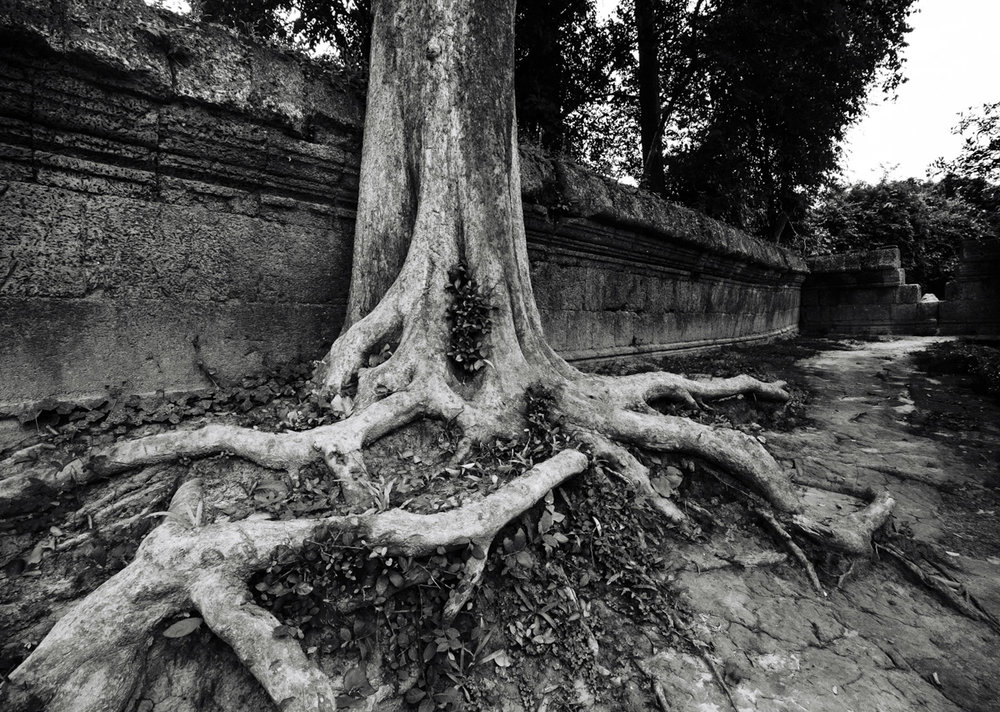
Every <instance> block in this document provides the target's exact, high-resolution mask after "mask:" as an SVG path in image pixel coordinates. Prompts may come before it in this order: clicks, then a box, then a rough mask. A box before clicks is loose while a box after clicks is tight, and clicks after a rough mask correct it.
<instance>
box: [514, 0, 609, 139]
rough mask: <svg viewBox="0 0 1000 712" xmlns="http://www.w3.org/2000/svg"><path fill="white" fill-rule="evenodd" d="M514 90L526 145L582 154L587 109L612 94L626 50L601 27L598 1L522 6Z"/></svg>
mask: <svg viewBox="0 0 1000 712" xmlns="http://www.w3.org/2000/svg"><path fill="white" fill-rule="evenodd" d="M515 36H516V46H515V65H514V84H515V95H516V101H517V115H518V131H519V133H520V136H521V140H522V141H528V142H532V143H537V144H539V145H541V146H542V147H543V148H546V149H548V150H550V151H558V152H566V153H575V154H579V153H581V151H582V142H583V140H584V135H585V134H586V133H587V132H588V128H587V124H586V122H585V121H583V120H581V116H580V113H579V112H580V111H581V109H582V108H583V107H585V106H587V105H589V104H592V103H594V102H595V101H598V100H601V99H603V98H604V97H605V96H606V95H607V93H608V92H609V91H610V86H611V66H612V65H613V64H614V62H615V57H616V55H618V54H620V53H621V49H620V48H619V49H617V50H616V48H615V45H614V42H613V40H612V36H611V35H609V34H608V33H606V32H603V31H602V27H601V25H600V24H599V23H598V21H597V14H596V11H595V3H594V0H533V1H532V2H519V3H518V6H517V21H516V26H515Z"/></svg>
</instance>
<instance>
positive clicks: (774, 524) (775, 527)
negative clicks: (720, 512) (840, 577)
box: [757, 509, 827, 596]
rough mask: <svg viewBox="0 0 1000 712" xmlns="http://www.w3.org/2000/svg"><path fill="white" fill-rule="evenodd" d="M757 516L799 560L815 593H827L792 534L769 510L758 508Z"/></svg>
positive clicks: (822, 594)
mask: <svg viewBox="0 0 1000 712" xmlns="http://www.w3.org/2000/svg"><path fill="white" fill-rule="evenodd" d="M757 516H759V517H760V518H761V519H763V520H764V522H765V523H766V524H767V526H768V527H769V528H770V529H771V531H773V532H774V533H775V534H776V535H777V536H778V538H779V539H781V541H782V543H783V544H784V545H785V547H786V548H787V549H788V551H789V552H791V554H792V556H794V557H795V560H796V561H798V562H799V564H800V565H801V566H802V568H803V569H805V571H806V575H807V576H808V577H809V583H811V584H812V587H813V589H815V591H816V593H818V594H820V595H821V596H826V595H827V593H826V591H825V590H823V584H821V583H820V582H819V576H817V575H816V569H815V568H814V567H813V565H812V562H811V561H809V557H807V556H806V553H805V552H804V551H802V548H801V547H800V546H799V545H798V544H796V543H795V539H793V538H792V535H791V534H789V533H788V531H787V530H786V529H785V528H784V527H783V526H781V524H780V523H779V522H778V520H777V519H775V518H774V515H773V514H771V513H770V512H766V511H764V510H763V509H758V510H757Z"/></svg>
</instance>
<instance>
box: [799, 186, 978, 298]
mask: <svg viewBox="0 0 1000 712" xmlns="http://www.w3.org/2000/svg"><path fill="white" fill-rule="evenodd" d="M993 234H994V233H993V231H992V229H991V227H990V224H989V215H988V214H987V213H984V212H983V211H982V210H980V209H979V208H977V207H976V206H974V205H971V204H970V203H969V202H967V201H965V200H964V199H963V198H962V197H960V196H959V195H956V194H954V193H951V194H949V191H948V190H947V189H946V188H945V187H944V186H943V185H942V184H938V183H931V182H926V181H918V180H915V179H909V180H904V181H886V180H883V181H881V182H880V183H877V184H876V185H868V184H865V183H859V184H857V185H853V186H849V187H843V186H834V187H831V188H828V189H827V190H826V191H825V192H824V193H823V194H822V195H821V197H820V199H819V200H818V201H817V202H816V204H815V205H813V207H812V208H811V210H810V212H809V214H808V216H807V218H806V220H805V221H804V222H803V224H802V226H801V231H800V233H799V234H798V235H797V236H796V238H795V241H796V246H797V247H798V248H799V249H801V250H802V251H803V252H804V253H805V254H807V255H823V254H831V253H836V252H849V251H852V250H869V249H874V248H875V247H877V246H881V245H898V246H899V250H900V256H901V258H902V264H903V268H904V269H905V270H906V278H907V281H908V282H916V283H918V284H920V285H922V286H923V287H924V291H929V292H934V293H935V294H937V296H938V297H943V296H944V294H943V291H944V285H945V283H946V282H947V281H948V279H949V278H950V277H951V274H952V272H953V271H954V269H955V266H956V264H957V261H958V255H959V253H960V250H961V245H962V240H964V239H968V238H979V239H985V238H988V237H990V236H991V235H993Z"/></svg>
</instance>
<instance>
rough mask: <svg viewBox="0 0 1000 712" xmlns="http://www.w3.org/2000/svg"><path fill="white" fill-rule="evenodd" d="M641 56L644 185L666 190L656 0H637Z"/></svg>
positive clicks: (655, 190) (641, 122) (640, 79)
mask: <svg viewBox="0 0 1000 712" xmlns="http://www.w3.org/2000/svg"><path fill="white" fill-rule="evenodd" d="M635 31H636V42H637V49H638V55H639V65H638V70H637V75H636V79H637V80H638V84H639V133H640V138H641V141H642V181H641V182H642V185H643V187H645V188H647V189H649V190H651V191H653V192H654V193H661V194H662V193H663V192H664V190H665V187H664V176H663V127H662V126H661V122H660V55H659V52H660V47H659V44H660V43H659V39H660V38H659V32H658V30H657V22H656V10H655V0H635Z"/></svg>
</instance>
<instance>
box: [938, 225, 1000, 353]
mask: <svg viewBox="0 0 1000 712" xmlns="http://www.w3.org/2000/svg"><path fill="white" fill-rule="evenodd" d="M945 300H946V301H944V302H942V303H941V318H940V322H941V333H942V334H959V335H966V336H982V337H988V338H1000V240H990V241H979V240H965V241H964V242H963V243H962V255H961V257H960V258H959V263H958V269H957V270H956V272H955V278H954V279H953V280H952V281H950V282H948V284H947V285H946V286H945Z"/></svg>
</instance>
